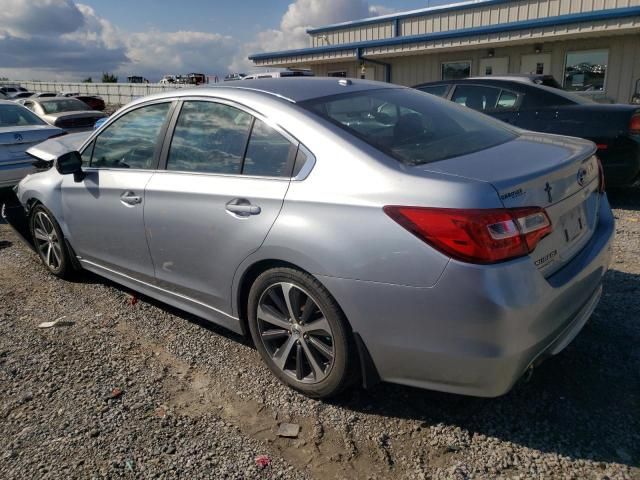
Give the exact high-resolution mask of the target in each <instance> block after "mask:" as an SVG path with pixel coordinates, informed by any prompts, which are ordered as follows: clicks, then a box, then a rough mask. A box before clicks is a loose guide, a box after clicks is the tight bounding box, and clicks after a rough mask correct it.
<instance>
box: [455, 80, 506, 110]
mask: <svg viewBox="0 0 640 480" xmlns="http://www.w3.org/2000/svg"><path fill="white" fill-rule="evenodd" d="M499 94H500V90H499V89H497V88H493V87H482V86H479V85H458V86H456V89H455V90H454V92H453V96H452V97H451V100H453V101H454V102H456V103H457V104H460V105H464V106H465V107H468V108H473V109H474V110H478V111H480V112H482V111H484V110H493V109H494V108H496V102H497V101H498V95H499Z"/></svg>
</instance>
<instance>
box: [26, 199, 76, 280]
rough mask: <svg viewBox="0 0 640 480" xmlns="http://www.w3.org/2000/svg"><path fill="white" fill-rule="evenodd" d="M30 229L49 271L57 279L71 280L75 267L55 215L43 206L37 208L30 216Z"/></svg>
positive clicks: (40, 255) (39, 254) (36, 247)
mask: <svg viewBox="0 0 640 480" xmlns="http://www.w3.org/2000/svg"><path fill="white" fill-rule="evenodd" d="M29 229H30V231H31V238H32V239H33V244H34V247H35V249H36V252H37V253H38V256H39V257H40V260H42V263H43V264H44V266H45V267H46V268H47V270H49V272H51V273H53V274H54V275H55V276H56V277H60V278H69V276H70V275H71V273H72V272H73V265H72V263H71V257H70V256H69V251H68V249H67V247H66V243H65V241H64V235H63V234H62V230H61V229H60V225H58V222H57V221H56V219H55V217H54V216H53V214H52V213H51V212H50V211H49V210H48V209H47V208H45V207H44V206H43V205H38V206H36V207H35V208H34V209H33V210H32V211H31V215H30V216H29Z"/></svg>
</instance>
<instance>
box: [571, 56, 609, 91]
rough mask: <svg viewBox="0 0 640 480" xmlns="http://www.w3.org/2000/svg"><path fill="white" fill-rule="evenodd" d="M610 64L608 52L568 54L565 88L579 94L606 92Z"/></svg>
mask: <svg viewBox="0 0 640 480" xmlns="http://www.w3.org/2000/svg"><path fill="white" fill-rule="evenodd" d="M608 63H609V51H608V50H590V51H582V52H568V53H567V58H566V62H565V68H564V88H565V89H566V90H570V91H578V92H598V93H602V92H604V91H605V86H606V77H607V65H608Z"/></svg>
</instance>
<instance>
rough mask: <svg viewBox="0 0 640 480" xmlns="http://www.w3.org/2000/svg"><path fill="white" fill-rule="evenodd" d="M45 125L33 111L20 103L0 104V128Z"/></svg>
mask: <svg viewBox="0 0 640 480" xmlns="http://www.w3.org/2000/svg"><path fill="white" fill-rule="evenodd" d="M23 125H45V123H44V122H43V121H42V120H40V118H39V117H38V116H36V114H35V113H32V112H31V111H30V110H27V109H26V108H25V107H22V106H20V105H0V128H1V127H16V126H23Z"/></svg>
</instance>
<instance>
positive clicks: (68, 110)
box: [19, 96, 107, 133]
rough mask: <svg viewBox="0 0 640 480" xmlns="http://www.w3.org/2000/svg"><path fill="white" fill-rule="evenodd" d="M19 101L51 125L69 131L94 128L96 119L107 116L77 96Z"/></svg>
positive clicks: (74, 131) (84, 130)
mask: <svg viewBox="0 0 640 480" xmlns="http://www.w3.org/2000/svg"><path fill="white" fill-rule="evenodd" d="M19 103H20V104H22V105H24V106H25V107H27V108H28V109H29V110H32V111H33V112H34V113H35V114H36V115H38V116H39V117H40V118H42V119H43V120H44V121H45V122H47V123H48V124H49V125H53V126H56V127H59V128H62V129H64V130H65V131H66V132H68V133H77V132H86V131H89V130H93V126H94V125H95V123H96V121H98V120H99V119H101V118H104V117H106V116H107V115H106V114H105V113H103V112H98V111H96V110H92V109H91V107H89V105H87V104H86V103H84V102H82V101H81V100H78V99H77V98H67V97H42V96H39V97H36V98H33V97H31V98H25V99H21V100H19Z"/></svg>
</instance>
